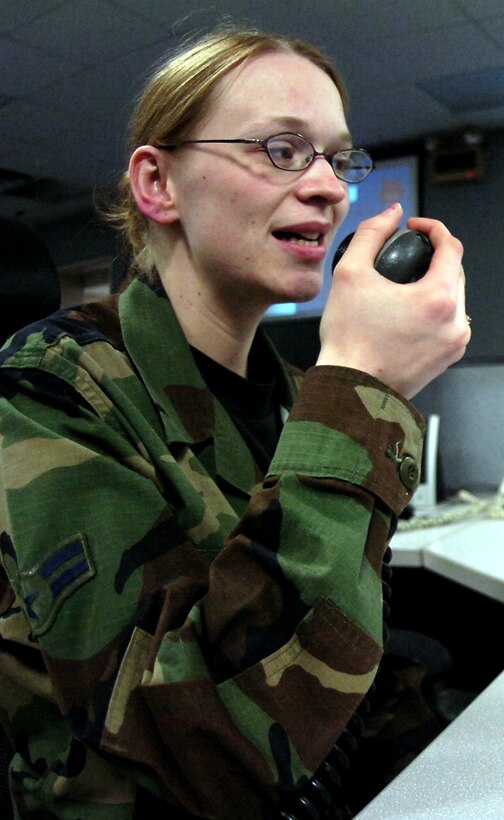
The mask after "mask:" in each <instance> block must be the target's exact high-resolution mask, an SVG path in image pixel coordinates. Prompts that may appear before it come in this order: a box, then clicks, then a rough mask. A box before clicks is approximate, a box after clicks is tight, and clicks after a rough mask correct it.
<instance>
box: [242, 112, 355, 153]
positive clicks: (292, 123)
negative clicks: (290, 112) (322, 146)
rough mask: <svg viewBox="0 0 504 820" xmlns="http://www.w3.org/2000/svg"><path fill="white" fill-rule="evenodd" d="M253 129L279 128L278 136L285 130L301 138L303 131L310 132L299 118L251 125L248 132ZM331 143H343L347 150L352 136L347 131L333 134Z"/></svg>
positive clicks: (307, 126) (280, 119)
mask: <svg viewBox="0 0 504 820" xmlns="http://www.w3.org/2000/svg"><path fill="white" fill-rule="evenodd" d="M254 128H256V129H259V130H264V129H265V128H268V129H271V128H274V129H276V128H279V129H280V131H278V132H277V133H279V134H280V133H281V130H282V129H283V128H285V129H286V130H287V131H294V132H295V133H296V134H301V135H302V136H305V131H308V132H309V130H310V127H309V124H308V123H307V122H306V120H302V119H300V118H299V117H290V116H285V117H275V118H274V119H272V120H268V121H267V122H257V123H252V125H251V127H250V129H248V130H250V131H251V132H252V130H253V129H254ZM331 141H332V142H334V143H343V144H344V145H345V146H347V145H348V147H349V148H350V147H352V146H353V139H352V135H351V134H350V132H349V131H340V133H338V134H335V136H334V137H333V138H332V140H331Z"/></svg>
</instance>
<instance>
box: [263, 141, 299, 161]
mask: <svg viewBox="0 0 504 820" xmlns="http://www.w3.org/2000/svg"><path fill="white" fill-rule="evenodd" d="M267 148H268V152H269V154H270V156H271V159H273V160H274V161H275V162H282V163H285V162H290V161H292V160H294V159H295V157H296V154H297V147H296V145H295V144H294V141H293V140H292V139H291V138H290V137H287V136H282V135H280V136H279V137H273V138H272V139H270V140H268V142H267Z"/></svg>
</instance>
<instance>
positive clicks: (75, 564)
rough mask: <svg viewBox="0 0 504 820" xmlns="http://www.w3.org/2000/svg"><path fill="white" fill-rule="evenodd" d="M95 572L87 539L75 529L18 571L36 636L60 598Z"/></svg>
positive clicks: (50, 619) (52, 615) (49, 620)
mask: <svg viewBox="0 0 504 820" xmlns="http://www.w3.org/2000/svg"><path fill="white" fill-rule="evenodd" d="M95 572H96V570H95V568H94V566H93V562H92V561H91V557H90V554H89V548H88V545H87V543H86V539H85V538H84V536H83V535H81V534H80V533H78V534H76V535H73V536H72V537H71V538H69V539H68V540H67V541H65V542H64V543H63V544H60V545H59V546H57V547H56V549H54V550H53V551H52V552H50V553H49V554H48V555H46V556H45V558H43V559H42V561H41V562H40V563H39V564H36V565H35V566H34V567H32V568H31V569H30V570H28V571H25V572H22V573H20V581H21V584H22V587H23V591H24V604H25V609H26V614H27V615H28V618H29V619H30V623H31V625H32V631H33V634H34V635H35V636H39V635H43V634H44V633H45V632H47V630H48V629H49V627H50V626H51V624H52V622H53V621H54V618H55V617H56V614H57V612H58V610H59V608H60V607H61V605H62V603H63V601H64V600H65V599H66V598H68V596H69V595H71V594H72V592H74V591H75V590H76V589H77V588H78V587H80V586H82V584H84V583H85V582H86V581H87V580H89V578H92V577H93V575H95Z"/></svg>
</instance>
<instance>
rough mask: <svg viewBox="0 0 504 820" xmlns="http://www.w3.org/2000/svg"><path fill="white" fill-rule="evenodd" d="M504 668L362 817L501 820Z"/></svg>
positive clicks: (503, 806)
mask: <svg viewBox="0 0 504 820" xmlns="http://www.w3.org/2000/svg"><path fill="white" fill-rule="evenodd" d="M503 773H504V672H503V673H502V674H501V675H499V677H498V678H497V679H496V680H495V681H494V682H493V683H492V684H490V686H489V687H487V689H485V690H484V691H483V692H482V693H481V695H479V696H478V697H477V698H476V700H474V701H473V702H472V703H471V705H470V706H468V708H467V709H466V710H465V711H464V712H462V714H461V715H460V716H459V717H458V718H457V719H456V720H454V721H453V723H451V724H450V725H449V726H448V728H447V729H445V730H444V732H442V733H441V734H440V735H439V737H437V738H436V740H434V741H433V743H431V744H430V746H428V747H427V748H426V749H425V750H424V751H423V752H422V753H421V754H420V755H419V756H418V757H417V758H416V760H414V761H413V763H411V764H410V765H409V766H408V767H407V768H406V769H405V770H404V771H403V772H401V774H400V775H399V776H398V777H396V779H395V780H394V781H393V782H392V783H391V784H390V785H389V786H387V788H386V789H384V790H383V791H382V792H381V793H380V794H379V795H378V796H377V797H375V799H374V800H372V801H371V803H369V805H368V806H366V808H365V809H363V811H361V812H360V813H359V814H358V815H357V817H358V820H502V818H503V817H504V774H503Z"/></svg>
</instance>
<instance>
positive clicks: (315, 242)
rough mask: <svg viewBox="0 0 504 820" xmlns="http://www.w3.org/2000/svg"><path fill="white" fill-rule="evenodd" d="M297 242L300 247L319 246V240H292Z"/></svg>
mask: <svg viewBox="0 0 504 820" xmlns="http://www.w3.org/2000/svg"><path fill="white" fill-rule="evenodd" d="M292 241H293V242H296V243H297V244H298V245H309V246H310V247H311V248H313V247H314V246H315V247H316V246H317V245H318V239H306V237H299V239H298V238H295V239H293V240H292Z"/></svg>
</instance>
